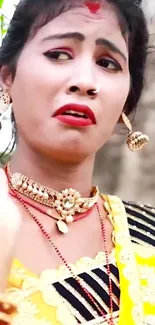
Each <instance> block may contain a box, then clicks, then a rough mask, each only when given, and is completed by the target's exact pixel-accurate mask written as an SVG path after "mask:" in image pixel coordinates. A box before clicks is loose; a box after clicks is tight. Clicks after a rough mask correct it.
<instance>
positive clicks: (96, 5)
mask: <svg viewBox="0 0 155 325" xmlns="http://www.w3.org/2000/svg"><path fill="white" fill-rule="evenodd" d="M85 5H86V7H88V9H89V10H90V11H91V13H93V14H95V13H96V12H97V11H98V10H99V9H100V7H101V4H100V1H95V0H86V1H85Z"/></svg>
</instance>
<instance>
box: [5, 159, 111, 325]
mask: <svg viewBox="0 0 155 325" xmlns="http://www.w3.org/2000/svg"><path fill="white" fill-rule="evenodd" d="M5 173H6V176H7V179H8V185H9V189H10V194H11V195H13V196H14V197H15V198H16V199H17V200H18V201H19V202H20V203H21V204H22V206H23V207H24V209H25V210H26V211H27V212H28V214H29V215H30V216H31V217H32V219H33V220H34V222H35V223H36V224H37V226H38V227H39V229H40V231H41V233H42V234H43V236H44V237H45V238H46V239H47V241H48V242H49V244H50V245H51V246H52V247H53V249H54V250H55V252H56V254H57V255H58V257H59V258H60V260H61V261H62V263H63V264H64V265H65V266H66V268H67V269H68V270H69V272H70V274H71V276H72V277H73V278H74V279H75V280H76V282H77V284H78V285H79V286H80V288H81V289H82V290H83V292H84V293H85V294H86V296H87V297H88V299H89V301H90V303H92V304H93V305H94V308H96V309H97V310H98V313H99V315H100V316H101V317H102V318H103V321H107V323H108V324H109V325H114V320H113V298H112V297H113V291H112V279H111V270H110V263H109V254H108V251H107V242H106V230H105V224H104V221H103V218H102V213H101V211H100V208H99V205H98V203H97V191H98V190H97V189H96V192H95V195H94V196H92V197H91V198H89V199H83V198H82V197H81V196H80V198H81V202H82V204H84V203H83V202H84V201H85V200H86V201H85V202H87V211H89V210H90V208H92V207H93V206H94V207H96V209H97V212H98V215H99V218H100V223H101V232H102V238H103V249H104V252H105V257H106V267H107V275H108V293H109V302H110V304H109V315H107V314H106V313H105V312H104V311H103V310H102V308H101V307H100V305H99V304H98V302H96V300H95V298H94V297H93V296H92V294H91V293H90V292H89V291H88V290H87V288H86V287H85V285H84V283H83V280H82V279H81V278H80V277H79V276H78V275H76V274H75V273H74V271H73V269H72V267H71V266H70V265H69V263H68V262H67V261H66V259H65V257H64V256H63V254H62V253H61V252H60V250H59V248H58V247H57V246H56V245H55V244H54V242H53V241H52V238H51V235H50V234H49V233H48V232H47V231H46V229H45V228H44V226H43V225H42V223H41V222H40V221H39V219H38V218H37V217H36V216H35V215H34V214H33V213H32V211H31V207H33V208H36V210H39V209H40V208H39V209H38V208H37V206H36V205H34V204H33V203H32V204H31V203H29V202H28V201H26V200H24V199H23V197H22V196H21V194H23V195H25V196H27V197H29V198H31V200H34V201H36V202H38V197H37V194H36V193H33V198H32V189H34V188H35V189H36V190H37V191H39V190H40V189H41V190H42V193H44V192H47V193H48V195H49V196H52V195H51V193H54V195H55V197H56V199H58V198H59V200H60V196H59V192H56V191H54V190H52V189H49V188H47V187H46V188H45V187H44V186H42V185H39V184H38V183H36V182H34V181H32V180H30V179H29V178H28V177H26V176H24V175H22V174H13V175H12V174H11V172H10V168H9V165H6V166H5ZM19 182H20V183H19ZM23 184H25V185H24V188H23V187H22V185H23ZM26 184H27V187H28V186H31V187H32V189H31V191H30V189H29V191H27V188H26ZM64 191H65V199H66V201H65V202H70V193H72V197H73V198H75V200H76V199H78V198H79V195H80V194H79V192H77V191H75V190H72V192H70V190H64ZM64 191H62V192H61V193H60V195H61V198H62V200H64V196H63V197H62V195H63V194H62V193H64ZM73 191H74V192H73ZM25 193H26V194H25ZM28 193H30V195H28ZM67 193H69V194H68V196H67ZM75 193H78V197H77V195H75ZM93 193H94V192H93ZM73 194H74V195H75V196H74V195H73ZM34 197H35V199H34ZM36 197H37V199H36ZM68 198H69V199H68ZM48 199H49V197H48ZM48 199H47V198H44V199H43V201H42V203H41V202H39V203H41V204H42V205H43V206H47V204H48V203H49V201H48ZM52 200H53V201H52V202H53V204H55V202H54V198H53V197H52ZM44 201H46V203H44ZM92 201H93V202H94V204H93V206H92V203H91V207H89V208H88V202H92ZM50 202H51V198H50ZM63 202H64V201H63ZM61 204H62V203H61ZM104 207H105V211H106V213H109V208H108V207H107V202H104ZM75 209H77V207H76V208H75ZM83 209H85V211H86V208H85V207H83ZM41 211H42V212H43V211H44V210H43V208H42V209H40V212H41ZM82 211H83V210H82ZM43 213H44V212H43ZM79 213H80V212H79ZM73 215H75V213H74V214H73ZM51 217H52V216H51ZM65 220H66V219H65ZM59 221H62V222H64V219H63V220H59ZM73 221H74V220H73ZM76 221H77V220H76Z"/></svg>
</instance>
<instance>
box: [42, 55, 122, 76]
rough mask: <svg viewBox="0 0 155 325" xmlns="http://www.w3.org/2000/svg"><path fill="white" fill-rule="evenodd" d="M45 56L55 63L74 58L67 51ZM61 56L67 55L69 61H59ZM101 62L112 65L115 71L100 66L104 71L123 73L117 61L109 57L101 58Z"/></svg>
mask: <svg viewBox="0 0 155 325" xmlns="http://www.w3.org/2000/svg"><path fill="white" fill-rule="evenodd" d="M44 55H45V56H46V57H47V58H48V59H50V60H52V61H55V62H58V61H59V62H60V61H68V60H73V56H72V55H71V54H70V53H68V52H66V51H61V50H53V51H48V52H46V53H44ZM60 55H66V57H67V56H68V59H59V56H60ZM101 61H102V62H104V63H110V64H112V65H113V67H114V69H108V67H104V66H102V65H101V64H98V65H99V66H101V67H103V69H108V70H111V71H116V72H117V71H122V68H121V66H120V64H119V63H118V62H117V61H115V60H112V59H110V58H109V57H101V58H100V59H98V60H97V62H98V63H101Z"/></svg>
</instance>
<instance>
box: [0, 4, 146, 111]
mask: <svg viewBox="0 0 155 325" xmlns="http://www.w3.org/2000/svg"><path fill="white" fill-rule="evenodd" d="M106 1H107V2H108V3H110V4H112V5H114V7H115V8H116V10H117V12H118V17H119V22H120V27H121V30H122V33H124V32H127V33H128V38H129V70H130V76H131V88H130V93H129V95H128V98H127V101H126V104H125V108H124V111H125V113H126V114H127V115H128V114H130V113H131V112H133V111H134V110H135V108H136V106H137V103H138V101H139V98H140V95H141V92H142V89H143V85H144V73H145V64H146V57H147V46H148V29H147V23H146V19H145V16H144V12H143V10H142V8H141V2H142V0H106ZM77 2H78V1H77V0H21V1H20V2H19V4H18V5H17V7H16V10H15V13H14V15H13V18H12V20H11V22H10V26H9V28H8V31H7V34H6V36H5V38H4V40H3V42H2V46H1V48H0V66H3V65H6V66H8V68H9V71H10V72H11V73H12V76H13V77H14V76H15V73H16V65H17V62H18V58H19V56H20V53H21V51H22V50H23V48H24V46H25V44H26V43H27V41H28V40H29V39H30V38H32V37H33V36H34V35H35V33H36V32H37V30H38V28H40V27H41V26H44V25H45V24H46V23H48V22H49V21H50V20H52V19H54V18H55V17H57V16H58V15H60V14H61V13H62V12H64V11H67V10H69V9H71V8H73V7H75V6H77Z"/></svg>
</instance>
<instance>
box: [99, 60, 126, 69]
mask: <svg viewBox="0 0 155 325" xmlns="http://www.w3.org/2000/svg"><path fill="white" fill-rule="evenodd" d="M96 63H97V64H98V65H99V66H100V67H103V68H104V69H108V70H115V71H120V70H122V68H121V66H120V64H119V63H118V62H116V61H114V60H111V59H109V58H105V57H103V58H100V59H99V60H97V62H96Z"/></svg>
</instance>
